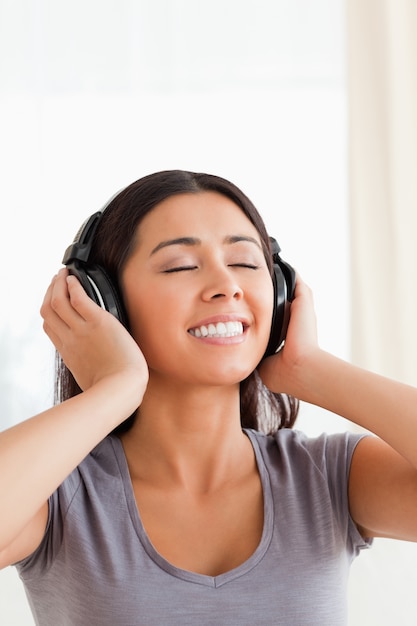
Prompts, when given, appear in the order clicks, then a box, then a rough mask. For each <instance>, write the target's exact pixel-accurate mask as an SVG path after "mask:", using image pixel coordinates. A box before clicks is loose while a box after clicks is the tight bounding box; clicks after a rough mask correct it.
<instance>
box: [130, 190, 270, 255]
mask: <svg viewBox="0 0 417 626" xmlns="http://www.w3.org/2000/svg"><path fill="white" fill-rule="evenodd" d="M209 231H210V232H212V233H218V235H219V236H227V235H230V234H235V233H236V232H241V231H242V232H245V233H247V234H250V235H252V236H255V237H256V238H257V240H258V241H260V236H259V234H258V231H257V229H256V228H255V226H254V225H253V224H252V222H251V221H250V220H249V218H248V217H247V216H246V215H245V213H244V212H243V210H242V209H241V208H240V207H239V206H238V205H237V204H236V203H235V202H233V200H231V199H230V198H227V197H226V196H223V195H222V194H220V193H217V192H214V191H202V192H198V193H183V194H177V195H174V196H171V197H169V198H166V199H165V200H163V201H162V202H160V203H159V204H157V205H156V206H155V207H154V208H153V209H152V211H150V212H149V213H148V214H147V215H146V216H145V217H144V218H143V220H142V221H141V223H140V225H139V228H138V233H137V234H138V239H139V241H140V243H145V242H146V241H147V239H148V238H152V239H154V238H155V237H159V238H164V237H165V236H167V235H169V236H173V235H175V236H179V235H181V236H184V235H199V234H202V233H204V232H207V233H208V232H209Z"/></svg>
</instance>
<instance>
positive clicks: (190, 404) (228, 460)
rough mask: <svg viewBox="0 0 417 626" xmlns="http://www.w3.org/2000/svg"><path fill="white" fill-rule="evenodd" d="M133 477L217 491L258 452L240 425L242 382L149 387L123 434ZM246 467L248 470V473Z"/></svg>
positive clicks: (192, 488) (194, 488) (251, 460)
mask: <svg viewBox="0 0 417 626" xmlns="http://www.w3.org/2000/svg"><path fill="white" fill-rule="evenodd" d="M122 442H123V446H124V449H125V453H126V457H127V460H128V463H129V468H130V471H131V475H132V478H138V479H140V480H146V481H150V482H152V483H154V484H155V483H157V482H159V483H162V482H163V483H164V484H168V483H170V484H172V485H174V484H175V485H179V484H181V485H182V486H184V487H186V488H187V489H190V490H199V491H207V490H210V489H215V488H216V487H217V486H218V485H219V484H221V482H222V481H224V480H227V479H228V477H230V475H231V473H232V474H233V473H234V472H236V470H237V469H238V468H239V467H243V465H244V464H245V459H246V460H247V461H248V462H249V463H250V462H253V451H252V448H251V445H250V442H249V440H248V438H247V437H246V436H245V435H244V434H243V433H242V429H241V425H240V397H239V386H238V385H236V386H233V387H221V388H218V387H216V388H214V387H213V388H204V389H193V390H190V389H188V390H186V389H184V388H179V387H178V386H176V387H175V388H173V389H169V388H167V387H166V386H165V387H164V390H163V393H161V389H160V388H159V389H154V388H153V386H152V384H151V385H150V386H149V387H148V389H147V391H146V394H145V396H144V399H143V402H142V405H141V407H140V410H139V413H138V416H137V418H136V421H135V424H134V426H133V427H132V429H131V430H130V431H128V432H127V433H126V434H125V435H123V436H122ZM246 469H247V468H246V467H245V471H246Z"/></svg>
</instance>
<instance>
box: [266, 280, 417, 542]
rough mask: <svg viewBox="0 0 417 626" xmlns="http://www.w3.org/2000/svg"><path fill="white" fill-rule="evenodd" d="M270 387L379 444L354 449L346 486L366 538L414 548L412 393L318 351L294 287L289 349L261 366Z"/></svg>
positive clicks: (416, 431) (303, 297) (304, 294)
mask: <svg viewBox="0 0 417 626" xmlns="http://www.w3.org/2000/svg"><path fill="white" fill-rule="evenodd" d="M260 374H261V376H262V378H263V380H264V382H265V384H266V385H267V386H269V387H270V388H271V389H273V390H274V391H283V392H286V393H290V394H293V395H294V396H296V397H298V398H300V400H304V401H305V402H309V403H311V404H315V405H317V406H321V407H323V408H325V409H327V410H329V411H332V412H333V413H337V414H338V415H341V416H343V417H345V418H346V419H348V420H350V421H351V422H354V423H355V424H357V425H359V426H361V427H362V428H365V429H366V430H368V431H370V432H372V433H374V434H375V435H377V437H374V438H368V439H365V440H363V441H361V442H360V443H359V445H358V446H357V449H356V451H355V453H354V457H353V460H352V468H351V475H350V483H349V495H350V508H351V513H352V516H353V518H354V520H355V521H356V523H357V525H358V527H359V528H360V529H361V531H362V533H363V535H364V536H365V535H366V536H386V537H394V538H401V539H408V540H412V541H417V389H415V388H414V387H411V386H408V385H404V384H402V383H399V382H396V381H393V380H390V379H387V378H385V377H383V376H379V375H377V374H374V373H372V372H368V371H366V370H363V369H361V368H358V367H355V366H353V365H351V364H349V363H347V362H345V361H343V360H341V359H338V358H337V357H335V356H333V355H331V354H329V353H327V352H325V351H323V350H321V349H320V348H319V347H318V345H317V340H316V331H315V318H314V314H313V305H312V296H311V293H310V290H309V289H308V288H307V287H306V286H305V285H304V284H303V282H302V281H301V280H299V281H298V287H297V291H296V298H295V300H294V302H293V305H292V312H291V322H290V327H289V331H288V335H287V342H286V344H285V346H284V348H283V350H282V352H281V353H279V354H277V355H274V356H273V357H270V358H269V359H266V360H265V361H264V363H263V364H262V365H261V367H260Z"/></svg>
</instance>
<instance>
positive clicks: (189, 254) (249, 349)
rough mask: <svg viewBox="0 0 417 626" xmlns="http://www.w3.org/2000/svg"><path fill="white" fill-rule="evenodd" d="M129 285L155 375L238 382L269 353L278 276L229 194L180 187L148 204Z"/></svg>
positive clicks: (132, 315)
mask: <svg viewBox="0 0 417 626" xmlns="http://www.w3.org/2000/svg"><path fill="white" fill-rule="evenodd" d="M121 286H122V291H123V297H124V302H125V305H126V310H127V314H128V317H129V322H130V330H131V333H132V335H133V337H134V338H135V339H136V341H137V343H138V345H139V346H140V348H141V349H142V351H143V353H144V355H145V358H146V359H147V362H148V366H149V369H150V374H151V376H159V377H161V378H162V379H165V381H168V380H171V381H172V380H174V381H177V382H178V383H179V382H182V383H187V384H205V385H223V384H236V383H237V382H240V381H241V380H243V379H244V378H246V376H248V375H249V374H250V372H252V371H253V370H254V368H255V367H256V365H257V364H258V363H259V361H260V359H261V358H262V356H263V354H264V351H265V348H266V345H267V341H268V338H269V334H270V328H271V318H272V308H273V285H272V280H271V277H270V274H269V270H268V268H267V265H266V261H265V258H264V255H263V252H262V247H261V241H260V237H259V234H258V232H257V230H256V228H255V227H254V226H253V224H252V223H251V222H250V221H249V219H248V218H247V217H246V215H245V214H244V213H243V211H242V210H241V209H240V208H239V207H238V206H237V205H236V204H235V203H234V202H233V201H232V200H230V199H228V198H227V197H225V196H223V195H221V194H218V193H216V192H201V193H197V194H180V195H175V196H172V197H170V198H168V199H166V200H164V201H163V202H161V203H160V204H159V205H157V206H156V207H155V208H154V209H153V210H152V211H151V212H150V213H148V214H147V215H146V216H145V218H144V219H143V220H142V222H141V223H140V225H139V227H138V231H137V234H136V247H135V249H134V252H133V254H132V255H131V257H130V258H129V259H128V261H127V263H126V266H125V268H124V271H123V273H122V279H121Z"/></svg>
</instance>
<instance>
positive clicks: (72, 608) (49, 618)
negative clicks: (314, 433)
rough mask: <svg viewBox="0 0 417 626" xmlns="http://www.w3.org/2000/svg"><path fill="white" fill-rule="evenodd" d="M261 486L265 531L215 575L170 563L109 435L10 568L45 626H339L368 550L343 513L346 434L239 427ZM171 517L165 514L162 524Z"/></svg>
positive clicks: (350, 446) (351, 443)
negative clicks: (34, 543)
mask: <svg viewBox="0 0 417 626" xmlns="http://www.w3.org/2000/svg"><path fill="white" fill-rule="evenodd" d="M246 432H247V434H248V436H249V437H250V440H251V442H252V445H253V448H254V451H255V454H256V459H257V463H258V468H259V472H260V476H261V481H262V487H263V494H264V528H263V534H262V539H261V541H260V544H259V546H258V547H257V549H256V551H255V552H254V553H253V554H252V556H251V557H250V558H249V559H248V560H247V561H246V562H245V563H243V564H242V565H240V566H239V567H237V568H235V569H233V570H231V571H229V572H226V573H224V574H221V575H220V576H215V577H211V576H204V575H201V574H196V573H193V572H189V571H185V570H181V569H178V568H177V567H174V566H173V565H171V564H170V563H169V562H167V561H166V560H165V559H164V558H163V557H162V556H161V555H160V554H158V552H156V550H155V549H154V547H153V546H152V544H151V542H150V541H149V538H148V537H147V535H146V532H145V530H144V528H143V526H142V523H141V520H140V517H139V513H138V510H137V507H136V504H135V498H134V494H133V489H132V484H131V481H130V477H129V472H128V468H127V463H126V458H125V456H124V452H123V448H122V445H121V442H120V441H119V439H117V438H116V437H112V436H110V437H107V438H106V439H105V440H104V441H102V442H101V443H100V444H99V445H98V446H97V447H96V448H95V449H94V450H93V451H92V452H91V454H89V455H88V457H87V458H86V459H85V460H84V461H83V462H82V463H81V464H80V465H79V467H78V468H77V469H76V470H75V471H74V472H72V474H71V475H70V476H69V477H68V478H67V479H66V480H65V481H64V483H63V484H62V485H61V486H60V487H59V489H58V490H57V491H56V492H55V493H54V494H53V495H52V497H51V499H50V507H49V509H50V512H49V521H48V526H47V530H46V534H45V537H44V539H43V541H42V543H41V545H40V546H39V548H38V549H37V550H36V551H35V552H34V553H33V554H32V555H31V556H30V557H28V558H27V559H25V560H23V561H21V562H20V563H18V564H17V565H16V566H17V569H18V571H19V573H20V576H21V578H22V580H23V582H24V585H25V588H26V592H27V595H28V599H29V602H30V605H31V607H32V611H33V614H34V617H35V621H36V623H37V624H40V625H41V626H70V625H71V626H96V625H97V626H139V625H141V626H166V625H173V626H209V625H212V626H223V625H224V626H246V625H248V626H249V625H251V626H253V625H254V624H256V626H271V625H272V624H274V625H282V626H292V625H293V626H304V625H308V626H313V625H317V626H326V625H327V626H339V625H341V624H346V621H347V615H346V586H347V578H348V571H349V565H350V563H351V561H352V559H353V558H354V557H355V556H356V555H357V554H358V552H359V550H360V549H361V548H364V547H366V546H367V543H366V542H365V541H363V539H362V538H361V536H360V535H359V533H358V531H357V529H356V527H355V525H354V523H353V522H352V519H351V517H350V515H349V510H348V499H347V483H348V474H349V467H350V462H351V458H352V454H353V451H354V448H355V446H356V444H357V442H358V440H359V438H360V436H358V435H353V434H336V435H321V436H320V437H318V438H314V439H309V438H307V437H306V436H305V435H303V434H302V433H300V432H298V431H293V430H280V431H278V433H277V434H276V435H275V436H265V435H262V434H260V433H257V432H255V431H246ZM167 524H169V520H167Z"/></svg>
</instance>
